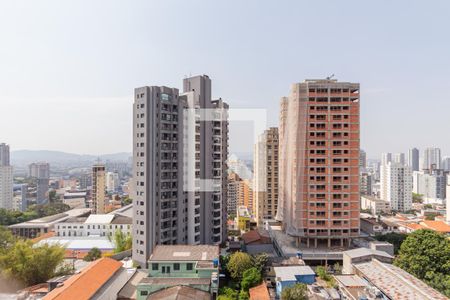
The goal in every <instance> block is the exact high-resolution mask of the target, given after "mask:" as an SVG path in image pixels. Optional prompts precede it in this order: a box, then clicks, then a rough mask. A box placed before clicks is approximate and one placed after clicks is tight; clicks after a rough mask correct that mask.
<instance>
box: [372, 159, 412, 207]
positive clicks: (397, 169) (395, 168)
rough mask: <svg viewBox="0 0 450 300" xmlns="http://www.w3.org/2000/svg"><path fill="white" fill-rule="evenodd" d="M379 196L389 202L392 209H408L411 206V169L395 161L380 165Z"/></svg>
mask: <svg viewBox="0 0 450 300" xmlns="http://www.w3.org/2000/svg"><path fill="white" fill-rule="evenodd" d="M380 173H381V174H380V175H381V180H380V183H381V193H380V198H381V199H383V200H386V201H388V202H389V203H390V204H391V208H392V210H396V211H408V210H411V208H412V174H411V169H410V168H409V167H408V166H406V165H404V164H399V163H395V162H388V163H387V164H385V165H381V172H380Z"/></svg>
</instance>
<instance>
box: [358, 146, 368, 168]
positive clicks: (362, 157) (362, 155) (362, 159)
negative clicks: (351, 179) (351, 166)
mask: <svg viewBox="0 0 450 300" xmlns="http://www.w3.org/2000/svg"><path fill="white" fill-rule="evenodd" d="M366 167H367V154H366V151H364V150H363V149H361V150H359V169H360V170H361V171H364V170H365V169H366Z"/></svg>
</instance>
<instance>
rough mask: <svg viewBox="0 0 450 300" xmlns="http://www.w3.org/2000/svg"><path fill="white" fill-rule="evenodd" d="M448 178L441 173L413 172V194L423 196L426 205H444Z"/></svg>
mask: <svg viewBox="0 0 450 300" xmlns="http://www.w3.org/2000/svg"><path fill="white" fill-rule="evenodd" d="M445 190H446V176H445V175H444V173H443V172H441V171H432V172H429V171H428V170H426V171H419V172H413V192H414V193H416V194H421V195H422V198H423V200H424V202H425V203H426V204H430V203H437V204H444V200H445V198H446V196H445V195H446V191H445Z"/></svg>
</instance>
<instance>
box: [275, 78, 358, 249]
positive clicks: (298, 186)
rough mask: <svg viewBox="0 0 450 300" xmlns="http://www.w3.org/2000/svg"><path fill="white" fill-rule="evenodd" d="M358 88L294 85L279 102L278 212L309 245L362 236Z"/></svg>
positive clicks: (310, 83)
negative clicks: (360, 219) (360, 232)
mask: <svg viewBox="0 0 450 300" xmlns="http://www.w3.org/2000/svg"><path fill="white" fill-rule="evenodd" d="M359 98H360V94H359V84H358V83H348V82H338V81H337V80H334V79H325V80H305V81H304V82H302V83H297V84H294V85H293V86H292V88H291V93H290V95H289V97H284V98H282V100H281V112H280V129H279V135H280V150H279V151H280V158H279V159H280V174H279V177H280V179H279V183H280V188H279V197H280V199H279V202H280V205H279V210H278V213H277V218H278V219H280V220H282V222H283V228H284V230H285V231H286V232H287V233H288V234H289V235H291V236H295V237H297V238H298V239H297V242H298V243H301V242H303V243H305V244H306V246H307V247H311V246H313V247H318V246H327V247H331V246H343V245H344V244H345V243H350V240H351V238H352V237H357V236H358V235H359V210H360V204H359V144H360V143H359V137H360V135H359Z"/></svg>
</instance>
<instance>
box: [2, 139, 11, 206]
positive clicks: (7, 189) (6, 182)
mask: <svg viewBox="0 0 450 300" xmlns="http://www.w3.org/2000/svg"><path fill="white" fill-rule="evenodd" d="M0 208H6V209H12V208H13V167H12V166H11V165H10V164H9V145H6V144H4V143H2V144H0Z"/></svg>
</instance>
